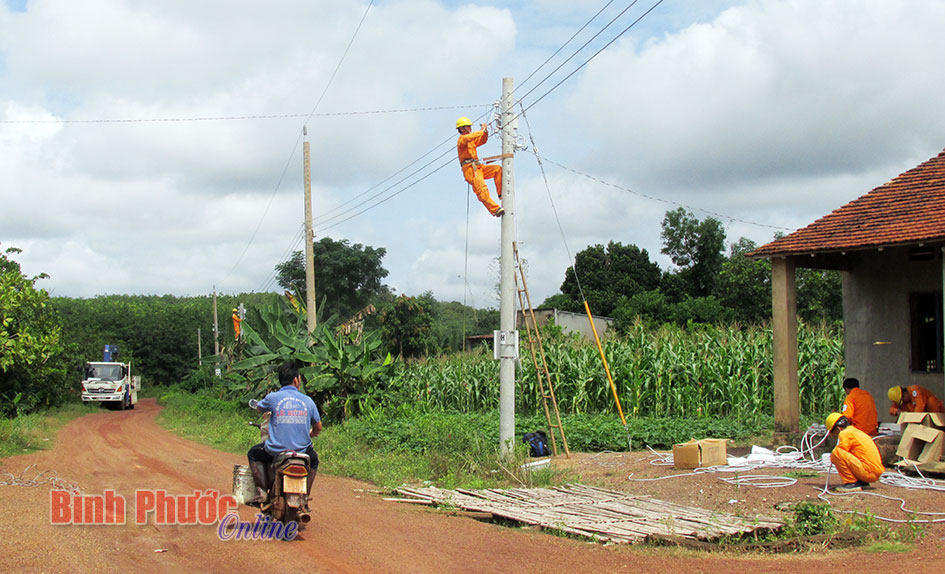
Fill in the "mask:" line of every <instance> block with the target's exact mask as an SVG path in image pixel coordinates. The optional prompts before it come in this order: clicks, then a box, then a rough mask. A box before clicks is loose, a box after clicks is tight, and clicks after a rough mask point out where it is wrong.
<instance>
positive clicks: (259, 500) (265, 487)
mask: <svg viewBox="0 0 945 574" xmlns="http://www.w3.org/2000/svg"><path fill="white" fill-rule="evenodd" d="M249 469H250V470H251V471H252V473H253V482H255V483H256V496H255V497H253V498H251V499H250V500H247V501H246V504H249V505H251V506H260V507H261V506H263V505H264V504H266V502H267V499H268V498H269V494H268V493H269V481H268V480H267V478H268V476H267V475H268V472H267V470H266V464H265V463H262V462H251V463H250V464H249Z"/></svg>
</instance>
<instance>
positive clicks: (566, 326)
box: [515, 309, 614, 340]
mask: <svg viewBox="0 0 945 574" xmlns="http://www.w3.org/2000/svg"><path fill="white" fill-rule="evenodd" d="M549 319H553V320H554V322H555V324H556V325H558V326H559V327H561V330H562V331H564V332H565V333H580V334H581V335H583V336H584V337H586V338H588V339H591V340H593V339H594V333H593V331H591V324H590V323H589V322H588V320H587V315H584V314H581V313H572V312H570V311H559V310H557V309H536V310H535V322H536V323H538V324H539V325H544V324H545V323H547V322H548V320H549ZM613 323H614V320H613V319H610V318H609V317H594V328H595V329H597V335H598V336H599V337H601V338H603V337H604V334H605V333H607V331H609V330H610V329H611V328H612V327H613ZM515 328H516V329H519V330H524V329H525V324H524V323H523V322H522V313H521V311H519V312H518V313H517V314H516V321H515ZM524 336H525V335H524V334H521V335H519V337H524Z"/></svg>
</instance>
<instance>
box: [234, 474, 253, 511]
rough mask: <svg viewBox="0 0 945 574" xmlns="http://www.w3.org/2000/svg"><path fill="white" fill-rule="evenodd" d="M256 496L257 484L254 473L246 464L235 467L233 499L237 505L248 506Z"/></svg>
mask: <svg viewBox="0 0 945 574" xmlns="http://www.w3.org/2000/svg"><path fill="white" fill-rule="evenodd" d="M254 496H256V482H255V481H254V480H253V473H252V471H250V470H249V467H248V466H246V465H245V464H234V465H233V497H234V498H235V499H236V503H237V504H246V501H247V500H250V499H252V498H253V497H254Z"/></svg>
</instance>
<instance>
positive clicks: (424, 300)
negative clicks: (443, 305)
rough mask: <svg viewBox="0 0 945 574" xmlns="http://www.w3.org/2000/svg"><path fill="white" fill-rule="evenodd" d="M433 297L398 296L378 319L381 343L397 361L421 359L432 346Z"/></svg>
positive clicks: (426, 295)
mask: <svg viewBox="0 0 945 574" xmlns="http://www.w3.org/2000/svg"><path fill="white" fill-rule="evenodd" d="M433 301H434V299H433V295H432V293H430V292H427V293H424V294H423V295H421V296H420V297H408V296H406V295H401V296H400V297H398V298H397V299H395V300H394V302H393V304H392V305H391V307H390V308H389V309H387V310H385V311H384V312H383V313H382V314H381V317H380V323H381V326H382V333H383V338H384V341H385V343H386V344H387V346H388V348H389V349H391V351H392V352H396V353H397V354H398V355H399V356H400V357H418V356H420V355H425V354H427V353H428V352H429V349H430V347H431V346H433V344H434V340H433V322H434V317H433Z"/></svg>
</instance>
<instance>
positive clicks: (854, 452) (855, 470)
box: [826, 413, 886, 492]
mask: <svg viewBox="0 0 945 574" xmlns="http://www.w3.org/2000/svg"><path fill="white" fill-rule="evenodd" d="M826 424H827V432H829V433H830V434H831V435H834V436H836V437H837V446H836V448H834V449H833V452H831V453H830V462H832V463H833V465H834V466H836V467H837V474H839V475H840V480H842V481H843V484H841V485H839V486H837V487H836V488H835V489H834V490H835V491H837V492H856V491H858V490H861V489H863V488H869V485H870V483H871V482H876V481H877V480H879V476H880V475H881V474H883V472H885V470H886V469H885V468H884V467H883V458H882V456H880V454H879V448H877V447H876V443H875V442H873V439H872V438H870V436H869V435H868V434H866V433H865V432H863V431H861V430H860V429H858V428H856V427H855V426H853V425H851V424H850V420H849V419H848V418H847V417H845V416H843V415H842V414H840V413H830V414H829V415H828V416H827V422H826Z"/></svg>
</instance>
